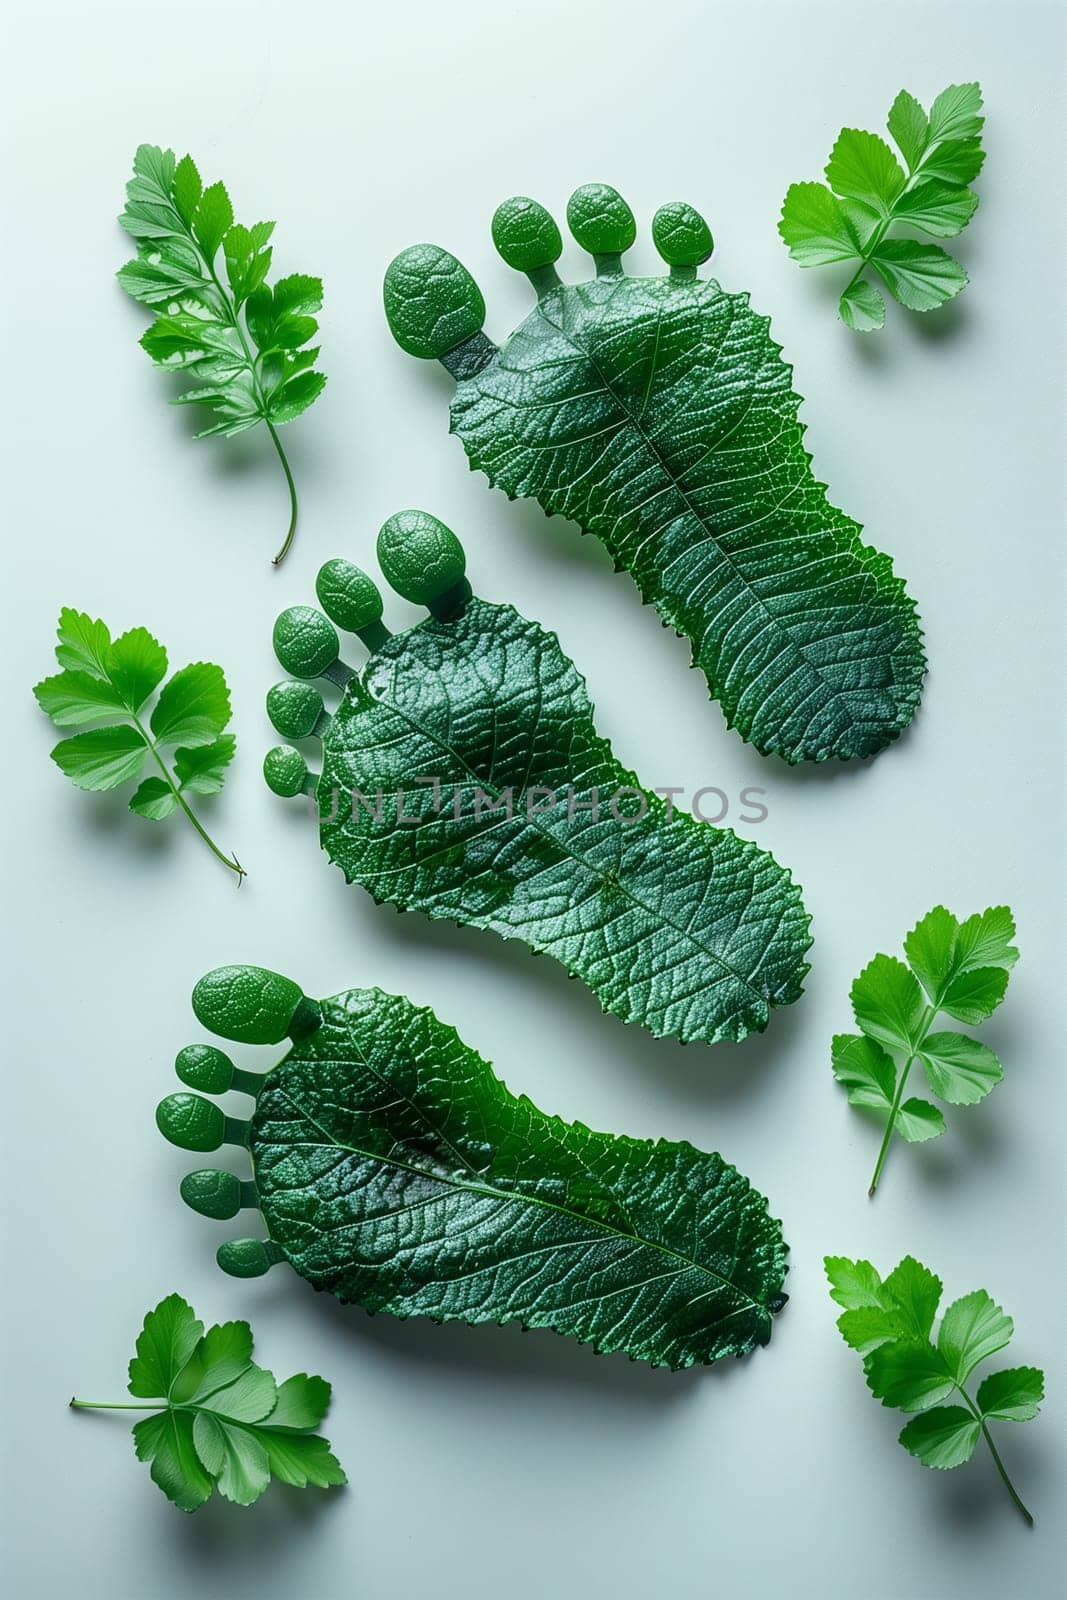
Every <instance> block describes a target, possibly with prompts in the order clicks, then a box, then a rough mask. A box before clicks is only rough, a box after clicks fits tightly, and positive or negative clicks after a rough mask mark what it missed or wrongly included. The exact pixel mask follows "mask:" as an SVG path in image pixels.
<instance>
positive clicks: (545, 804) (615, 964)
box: [268, 524, 809, 1044]
mask: <svg viewBox="0 0 1067 1600" xmlns="http://www.w3.org/2000/svg"><path fill="white" fill-rule="evenodd" d="M388 526H389V525H388V524H387V527H388ZM440 526H441V525H440V524H437V527H438V528H440ZM446 531H447V530H446ZM449 537H450V538H452V537H453V536H452V535H449ZM457 549H458V545H457ZM420 559H421V558H420ZM276 642H277V648H278V651H279V656H280V659H281V660H282V661H283V664H284V665H291V666H292V667H293V669H294V670H296V671H298V672H299V674H300V675H301V676H303V677H307V678H311V677H314V676H317V675H321V674H323V673H326V672H329V671H331V670H333V661H334V660H335V658H336V651H337V636H336V633H335V632H334V630H333V629H332V627H330V625H329V624H328V623H327V622H326V619H325V618H324V617H322V616H321V614H319V613H316V612H313V611H310V610H308V609H306V608H300V607H297V608H294V610H293V611H292V612H289V613H286V614H285V615H284V616H283V617H282V618H281V619H280V621H279V624H278V631H277V632H276ZM322 739H323V749H322V775H321V777H320V778H319V780H318V782H317V784H316V785H315V789H316V795H317V801H318V810H319V816H320V837H321V841H322V846H323V849H324V850H325V851H326V853H327V855H328V856H329V858H330V859H331V861H333V862H335V863H336V865H337V866H339V867H340V868H341V870H342V871H343V872H344V874H345V877H346V879H347V880H348V881H349V882H356V883H359V884H361V885H362V886H363V887H364V888H365V889H367V890H369V892H370V894H371V895H372V896H373V897H374V899H375V900H377V901H379V902H386V903H389V904H392V905H396V906H399V907H400V908H401V909H402V910H419V911H422V912H424V913H425V914H426V915H427V916H430V917H433V918H438V919H444V920H447V921H449V922H461V923H464V924H466V925H468V926H471V927H476V928H483V929H487V930H490V931H492V932H495V933H497V934H499V935H501V936H502V937H503V938H506V939H514V938H518V939H522V940H524V941H525V942H526V943H527V944H528V945H529V946H530V948H531V949H533V950H536V951H538V952H539V953H541V954H545V955H549V956H552V957H553V958H554V959H555V960H557V961H559V962H561V963H562V964H563V966H564V967H565V968H566V970H567V971H568V972H569V973H571V974H572V975H573V976H575V977H578V978H580V979H581V980H582V981H583V982H584V983H586V984H587V985H588V986H589V988H590V989H592V991H593V993H594V994H595V995H596V997H597V999H598V1000H599V1001H600V1004H601V1005H602V1006H603V1007H604V1009H605V1010H606V1011H609V1012H611V1013H613V1014H614V1015H616V1016H619V1017H621V1018H622V1019H623V1020H624V1021H626V1022H637V1023H640V1024H641V1025H642V1026H643V1027H646V1028H648V1029H650V1030H651V1031H652V1032H653V1033H655V1034H657V1035H669V1036H673V1037H676V1038H679V1039H684V1040H699V1041H702V1042H704V1043H709V1044H710V1043H716V1042H718V1041H719V1040H723V1039H731V1040H738V1039H742V1038H744V1037H745V1035H746V1034H747V1033H749V1032H752V1031H754V1030H755V1031H758V1030H761V1029H763V1028H764V1027H765V1026H766V1025H767V1022H768V1020H769V1018H770V1014H771V1010H772V1008H774V1007H776V1006H782V1005H789V1004H791V1003H792V1002H793V1001H794V1000H796V999H797V998H798V996H799V995H800V993H801V985H802V981H803V977H804V973H805V972H806V970H807V967H806V963H805V961H804V953H805V951H806V949H807V947H808V944H809V933H808V917H807V914H806V912H805V911H804V908H803V905H802V903H801V899H800V893H799V891H798V889H797V887H796V885H795V884H794V883H793V882H792V880H791V878H790V876H789V874H788V872H786V871H785V870H784V869H783V868H782V867H780V866H779V865H778V863H777V862H776V861H775V860H774V858H773V857H772V856H771V855H769V854H768V853H767V852H766V851H764V850H761V849H760V848H759V847H758V846H757V845H755V844H753V843H751V842H750V841H748V840H745V839H741V838H739V837H738V836H737V835H736V834H734V833H733V832H731V831H729V830H728V829H718V828H716V827H713V826H711V825H710V824H708V823H703V822H698V821H696V820H694V817H693V815H692V814H691V813H690V812H687V811H683V810H682V809H681V807H678V808H675V809H674V811H673V816H670V814H669V813H668V811H667V807H666V806H665V805H664V802H663V801H662V799H660V798H659V797H658V796H657V795H656V794H655V793H653V792H651V791H650V790H648V789H645V788H643V787H642V786H641V785H640V783H639V780H638V778H637V777H636V775H635V774H634V773H633V772H630V771H628V770H627V768H625V767H624V766H623V765H622V764H621V763H620V762H619V761H618V759H617V758H616V757H615V755H614V753H613V752H612V750H611V747H610V746H609V745H608V744H607V742H606V741H605V740H604V739H602V738H600V736H599V735H598V734H597V731H596V728H595V726H594V721H593V707H592V705H591V704H590V701H589V696H588V692H587V690H586V686H585V683H584V682H583V680H582V678H581V677H580V675H579V673H578V672H577V670H576V668H575V667H574V665H573V664H572V663H571V661H570V660H569V659H568V657H567V656H566V655H565V654H564V652H563V650H562V649H561V647H560V644H559V641H558V640H557V639H556V637H555V635H554V634H550V633H547V632H546V631H545V630H544V629H543V628H541V627H540V626H539V625H538V624H537V623H535V622H528V621H527V620H526V619H525V618H523V617H521V616H519V614H518V613H517V612H516V611H514V610H513V609H512V608H511V607H510V606H498V605H491V604H489V603H487V602H485V601H482V600H477V599H471V600H469V601H468V602H466V603H465V605H464V606H463V608H462V610H460V611H459V612H458V613H456V614H454V615H450V616H448V617H447V618H446V619H444V620H441V619H438V618H435V617H431V618H429V619H428V620H427V621H425V622H422V623H420V624H418V625H417V626H415V627H412V628H409V629H407V630H405V631H404V632H402V633H397V634H393V635H391V636H389V637H386V638H384V639H383V640H382V641H381V642H380V643H379V644H378V647H377V648H376V650H375V652H374V654H373V655H372V656H371V659H370V660H369V662H368V663H367V664H366V666H365V667H364V668H363V669H362V671H360V672H359V673H358V674H357V675H356V676H355V677H354V678H353V679H352V680H351V682H350V683H349V685H348V689H347V692H346V693H345V696H344V698H343V699H342V701H341V704H340V705H339V706H338V708H337V711H336V713H335V714H334V716H333V717H332V718H331V719H330V720H329V724H328V726H327V727H326V729H325V731H324V732H323V734H322ZM282 754H283V756H284V752H283V753H282ZM304 771H305V769H304V767H303V763H302V761H301V760H300V758H297V773H296V781H297V787H296V790H294V789H293V788H292V787H288V788H286V787H285V785H284V784H283V785H282V788H281V790H280V792H285V793H289V794H292V793H294V792H297V791H298V790H299V789H301V788H303V787H304V782H303V776H302V775H303V773H304ZM268 776H269V772H268ZM637 813H639V814H637Z"/></svg>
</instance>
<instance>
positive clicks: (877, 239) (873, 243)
mask: <svg viewBox="0 0 1067 1600" xmlns="http://www.w3.org/2000/svg"><path fill="white" fill-rule="evenodd" d="M940 142H941V141H940V140H938V144H940ZM936 149H937V144H933V145H930V146H929V148H928V149H926V150H924V151H923V152H922V155H921V156H920V158H919V160H920V167H919V168H913V167H912V166H911V164H910V163H909V165H908V177H907V182H906V183H905V185H904V187H903V189H901V191H900V193H899V194H898V195H897V198H896V200H894V201H893V204H892V205H891V206H890V208H889V214H888V216H885V217H883V218H882V220H881V222H880V223H879V224H878V226H877V227H876V228H875V230H874V232H873V233H872V234H871V236H870V238H869V239H868V240H867V243H866V245H865V246H864V248H863V258H862V260H861V261H860V264H859V266H858V267H857V268H856V270H855V272H854V273H853V274H852V276H851V278H850V279H849V280H848V283H847V284H846V285H845V287H844V289H843V290H842V293H841V298H842V300H843V299H844V297H845V295H846V294H848V291H849V290H850V289H851V288H852V286H853V284H854V283H855V282H856V280H857V278H859V277H861V276H862V275H863V273H864V272H866V270H867V268H868V267H869V266H870V264H871V257H872V256H873V255H874V252H875V251H876V250H877V248H878V246H879V245H880V244H881V242H882V240H883V239H884V238H885V236H886V234H887V233H888V232H889V229H890V228H891V226H892V225H893V223H894V222H896V220H897V202H898V201H900V200H902V199H903V197H904V196H905V195H906V194H907V193H908V191H909V189H910V188H911V186H912V184H913V183H914V182H915V180H916V178H917V177H918V176H919V172H920V170H921V163H922V161H923V159H924V158H925V157H926V156H928V155H929V154H930V151H931V150H936ZM871 1193H872V1194H873V1193H874V1189H873V1188H872V1189H871Z"/></svg>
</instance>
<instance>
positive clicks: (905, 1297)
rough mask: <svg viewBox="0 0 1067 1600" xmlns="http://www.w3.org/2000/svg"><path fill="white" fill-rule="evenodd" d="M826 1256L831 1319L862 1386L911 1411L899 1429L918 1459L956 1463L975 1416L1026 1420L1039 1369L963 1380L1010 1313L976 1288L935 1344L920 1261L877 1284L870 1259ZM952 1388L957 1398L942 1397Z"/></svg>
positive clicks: (928, 1283)
mask: <svg viewBox="0 0 1067 1600" xmlns="http://www.w3.org/2000/svg"><path fill="white" fill-rule="evenodd" d="M825 1265H826V1274H827V1277H828V1279H829V1282H830V1294H831V1297H832V1298H833V1299H834V1300H836V1301H837V1303H838V1305H842V1306H844V1307H845V1310H844V1312H843V1314H842V1315H841V1316H840V1317H839V1318H838V1321H837V1325H838V1328H839V1329H840V1330H841V1334H842V1336H843V1338H844V1340H845V1342H846V1344H848V1345H850V1346H851V1347H852V1348H853V1349H855V1350H858V1351H859V1353H860V1354H861V1355H862V1357H863V1370H864V1374H865V1376H866V1378H867V1384H868V1387H869V1388H870V1390H871V1393H872V1394H873V1395H874V1396H875V1397H876V1399H879V1400H881V1402H882V1404H883V1405H886V1406H895V1407H896V1408H897V1409H898V1410H901V1411H914V1412H917V1413H919V1414H918V1415H917V1416H915V1417H913V1418H912V1420H911V1421H910V1422H909V1423H908V1424H907V1426H906V1427H905V1428H904V1430H903V1432H902V1433H901V1434H900V1443H901V1444H902V1445H903V1446H904V1448H905V1450H908V1451H910V1452H911V1454H912V1455H913V1456H916V1457H917V1458H918V1460H920V1461H921V1462H922V1463H923V1464H924V1465H925V1466H928V1467H938V1468H945V1467H958V1466H961V1465H962V1464H963V1463H964V1462H965V1461H968V1460H969V1459H970V1457H971V1455H972V1454H973V1453H974V1449H975V1446H976V1444H977V1442H978V1440H979V1438H980V1437H981V1434H982V1431H983V1429H982V1421H983V1419H985V1420H986V1422H987V1423H988V1421H990V1420H997V1421H1010V1422H1025V1421H1028V1420H1029V1419H1030V1418H1032V1417H1034V1416H1036V1415H1037V1411H1038V1406H1039V1403H1040V1401H1041V1399H1042V1397H1043V1395H1044V1375H1043V1374H1042V1373H1041V1371H1040V1370H1039V1369H1038V1368H1037V1367H1016V1368H1013V1369H1009V1370H1007V1371H1003V1372H995V1373H991V1374H990V1375H989V1376H988V1377H987V1378H985V1379H984V1380H983V1381H982V1383H981V1384H980V1385H979V1387H978V1392H977V1396H976V1397H975V1398H973V1399H972V1397H971V1395H970V1394H969V1393H968V1391H967V1389H966V1388H965V1387H964V1385H965V1384H966V1382H967V1380H968V1378H969V1377H970V1376H971V1374H972V1373H973V1371H974V1370H975V1368H976V1367H977V1366H979V1365H980V1364H981V1363H982V1362H983V1361H985V1360H987V1359H988V1357H989V1356H991V1355H993V1354H994V1353H995V1352H996V1351H997V1350H1000V1349H1002V1348H1003V1347H1004V1345H1006V1344H1007V1343H1008V1341H1009V1340H1010V1338H1011V1334H1012V1322H1011V1318H1010V1317H1007V1316H1005V1315H1004V1313H1003V1311H1001V1309H1000V1307H999V1306H997V1305H995V1304H994V1303H993V1301H992V1300H991V1299H990V1297H989V1295H988V1294H986V1292H985V1290H984V1289H978V1290H976V1291H975V1292H974V1293H973V1294H969V1295H964V1296H963V1298H962V1299H960V1300H957V1301H955V1302H954V1303H953V1304H952V1305H950V1306H949V1307H948V1309H947V1310H946V1312H945V1314H944V1316H943V1317H942V1319H941V1326H940V1329H939V1331H938V1335H937V1341H936V1344H935V1343H934V1341H933V1337H932V1335H933V1321H934V1316H935V1313H936V1311H937V1305H938V1301H939V1300H940V1297H941V1282H940V1280H939V1279H938V1278H936V1277H935V1276H934V1274H933V1273H932V1272H930V1271H929V1269H928V1268H926V1267H924V1266H923V1265H922V1264H921V1263H920V1262H918V1261H916V1260H914V1258H913V1257H910V1256H906V1257H905V1258H904V1260H903V1261H901V1262H900V1264H899V1266H897V1267H896V1268H894V1270H893V1271H892V1272H891V1273H890V1274H889V1276H888V1277H887V1278H886V1279H885V1281H884V1283H883V1282H882V1280H881V1279H880V1278H879V1275H878V1273H877V1271H876V1269H875V1268H874V1267H873V1266H872V1265H871V1263H870V1262H869V1261H850V1260H848V1258H847V1257H844V1256H828V1257H827V1258H826V1263H825ZM953 1397H956V1398H958V1399H959V1400H960V1401H962V1404H959V1405H944V1404H942V1402H943V1401H945V1400H951V1399H952V1398H953ZM986 1438H987V1440H988V1441H989V1445H990V1449H991V1450H992V1452H993V1456H994V1460H995V1463H996V1466H997V1470H998V1472H999V1473H1000V1475H1001V1478H1002V1479H1003V1481H1004V1484H1005V1487H1006V1488H1007V1490H1008V1493H1009V1494H1010V1495H1011V1498H1012V1500H1013V1502H1014V1504H1015V1505H1016V1506H1017V1507H1018V1509H1019V1511H1020V1512H1021V1514H1022V1515H1023V1516H1024V1517H1025V1518H1026V1520H1027V1521H1028V1522H1032V1521H1033V1518H1032V1517H1031V1515H1030V1513H1029V1511H1028V1510H1027V1509H1026V1507H1025V1505H1024V1504H1023V1502H1022V1500H1021V1499H1020V1498H1019V1496H1018V1494H1017V1493H1016V1490H1015V1487H1014V1485H1013V1484H1012V1482H1011V1479H1010V1478H1009V1476H1008V1473H1007V1469H1006V1467H1005V1466H1004V1463H1003V1461H1002V1459H1001V1457H1000V1455H999V1454H998V1453H997V1450H996V1447H995V1445H994V1443H993V1440H992V1438H991V1436H990V1435H989V1433H988V1432H987V1433H986Z"/></svg>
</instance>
